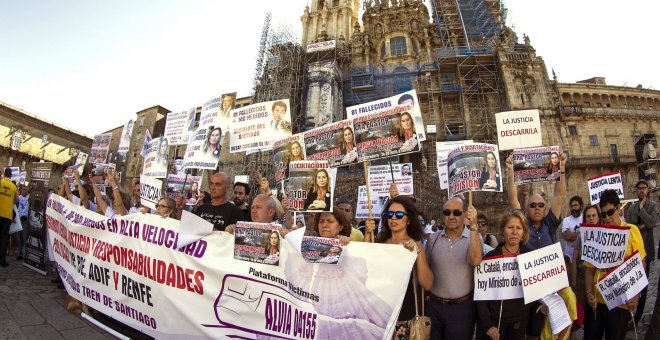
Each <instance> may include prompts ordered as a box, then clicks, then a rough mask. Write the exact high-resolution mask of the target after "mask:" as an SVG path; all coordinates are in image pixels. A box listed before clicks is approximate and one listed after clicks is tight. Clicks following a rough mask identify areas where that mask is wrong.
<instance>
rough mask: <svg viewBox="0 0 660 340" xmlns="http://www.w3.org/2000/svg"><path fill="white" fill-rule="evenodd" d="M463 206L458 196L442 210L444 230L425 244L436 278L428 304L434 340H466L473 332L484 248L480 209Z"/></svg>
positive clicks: (449, 201) (428, 259) (470, 337)
mask: <svg viewBox="0 0 660 340" xmlns="http://www.w3.org/2000/svg"><path fill="white" fill-rule="evenodd" d="M464 205H465V203H464V202H463V200H462V199H461V198H459V197H453V198H451V199H450V200H448V201H447V202H446V203H445V204H444V206H443V208H442V209H443V210H442V217H443V220H444V225H445V229H444V230H442V231H440V232H438V233H435V234H433V235H431V236H430V238H429V240H428V242H427V243H426V248H425V252H426V260H427V262H428V263H429V266H430V267H431V271H433V274H434V276H435V277H436V279H435V280H434V281H433V287H432V288H431V300H430V303H429V304H427V305H426V306H427V315H428V316H429V317H430V318H431V339H459V340H460V339H466V340H467V339H472V335H473V333H474V324H475V322H476V316H477V315H476V313H477V312H476V305H475V304H474V301H473V298H472V291H473V290H474V267H475V266H478V265H479V263H481V258H482V255H483V253H482V249H483V248H482V244H481V237H480V236H479V231H478V230H477V209H475V208H474V206H472V205H470V206H468V208H467V210H466V209H465V208H464ZM466 224H467V225H466Z"/></svg>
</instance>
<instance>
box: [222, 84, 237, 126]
mask: <svg viewBox="0 0 660 340" xmlns="http://www.w3.org/2000/svg"><path fill="white" fill-rule="evenodd" d="M220 100H221V102H220V109H219V110H218V117H220V120H219V123H218V124H219V125H220V127H221V128H222V131H225V132H226V131H229V128H230V124H231V110H233V109H234V107H236V92H231V93H223V94H222V96H220Z"/></svg>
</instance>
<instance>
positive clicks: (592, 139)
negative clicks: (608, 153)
mask: <svg viewBox="0 0 660 340" xmlns="http://www.w3.org/2000/svg"><path fill="white" fill-rule="evenodd" d="M589 145H591V146H598V136H596V135H590V136H589Z"/></svg>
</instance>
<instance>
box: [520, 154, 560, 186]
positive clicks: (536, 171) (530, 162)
mask: <svg viewBox="0 0 660 340" xmlns="http://www.w3.org/2000/svg"><path fill="white" fill-rule="evenodd" d="M560 154H561V150H560V149H559V147H558V146H544V147H540V148H526V149H515V150H513V178H514V180H515V183H516V185H521V184H527V183H536V182H553V181H559V179H560V176H561V171H560V166H559V162H560V161H561V156H560Z"/></svg>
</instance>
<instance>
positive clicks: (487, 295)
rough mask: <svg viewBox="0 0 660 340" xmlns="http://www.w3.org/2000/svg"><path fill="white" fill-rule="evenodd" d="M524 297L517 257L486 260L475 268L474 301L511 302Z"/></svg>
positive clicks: (493, 257)
mask: <svg viewBox="0 0 660 340" xmlns="http://www.w3.org/2000/svg"><path fill="white" fill-rule="evenodd" d="M522 297H523V289H522V279H521V278H520V271H519V270H518V260H517V259H516V256H515V255H499V256H492V257H486V258H484V259H483V260H482V261H481V263H480V264H479V266H477V267H474V300H475V301H479V300H510V299H519V298H522Z"/></svg>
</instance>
